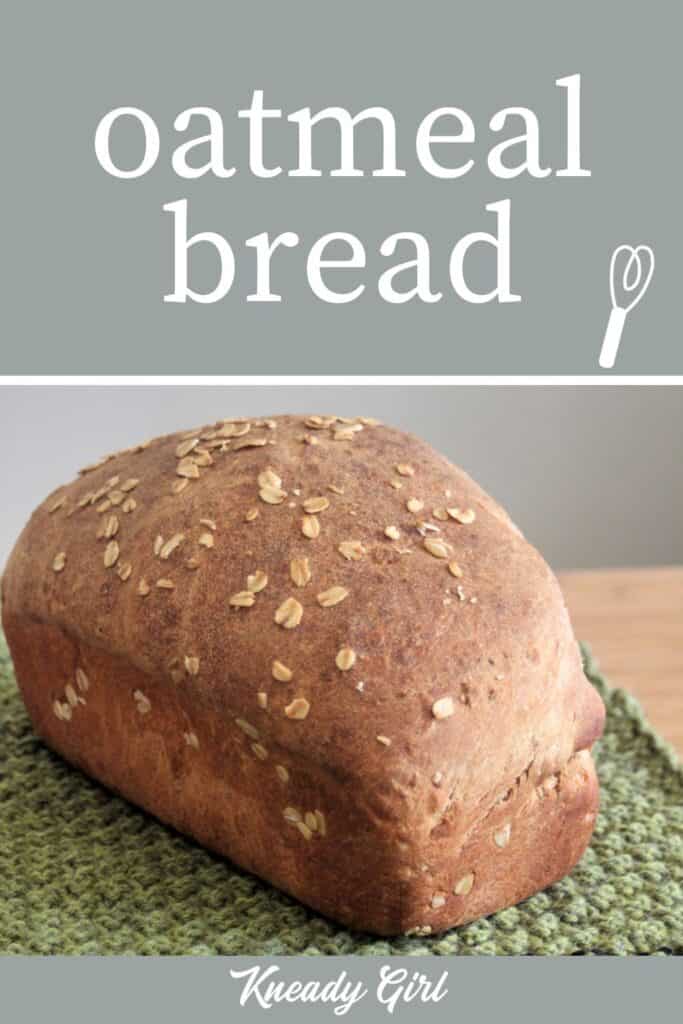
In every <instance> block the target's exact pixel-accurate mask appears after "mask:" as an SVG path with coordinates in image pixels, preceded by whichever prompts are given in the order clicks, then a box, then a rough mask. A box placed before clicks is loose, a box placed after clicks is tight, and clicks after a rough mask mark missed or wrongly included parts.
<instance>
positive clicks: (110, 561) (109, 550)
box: [104, 540, 120, 569]
mask: <svg viewBox="0 0 683 1024" xmlns="http://www.w3.org/2000/svg"><path fill="white" fill-rule="evenodd" d="M119 550H120V549H119V545H118V544H117V542H116V541H115V540H110V541H109V543H108V544H107V546H106V548H105V549H104V567H105V569H111V568H112V566H114V565H116V563H117V562H118V559H119Z"/></svg>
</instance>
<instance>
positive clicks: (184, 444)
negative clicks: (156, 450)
mask: <svg viewBox="0 0 683 1024" xmlns="http://www.w3.org/2000/svg"><path fill="white" fill-rule="evenodd" d="M198 444H199V438H198V437H188V438H186V439H185V440H184V441H181V442H180V444H179V445H178V447H177V448H176V450H175V454H176V458H177V459H184V458H185V457H186V456H187V455H189V454H190V452H191V451H192V449H193V448H196V447H197V445H198Z"/></svg>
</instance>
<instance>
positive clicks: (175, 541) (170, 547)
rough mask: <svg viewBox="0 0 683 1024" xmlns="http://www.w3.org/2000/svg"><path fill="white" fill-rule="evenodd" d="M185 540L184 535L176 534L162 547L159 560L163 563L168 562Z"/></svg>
mask: <svg viewBox="0 0 683 1024" xmlns="http://www.w3.org/2000/svg"><path fill="white" fill-rule="evenodd" d="M184 540H185V534H184V533H174V534H173V536H172V537H171V538H170V539H169V540H167V541H166V542H165V543H164V544H162V545H161V548H160V549H159V558H160V559H161V560H162V561H163V562H165V561H167V560H168V559H169V558H170V557H171V555H172V554H173V552H174V551H175V550H176V548H179V547H180V545H181V544H182V543H183V541H184Z"/></svg>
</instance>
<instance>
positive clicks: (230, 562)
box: [2, 416, 603, 935]
mask: <svg viewBox="0 0 683 1024" xmlns="http://www.w3.org/2000/svg"><path fill="white" fill-rule="evenodd" d="M2 618H3V625H4V628H5V632H6V635H7V639H8V642H9V645H10V649H11V653H12V656H13V659H14V664H15V668H16V674H17V679H18V681H19V686H20V689H21V693H22V695H23V699H24V701H25V703H26V707H27V709H28V712H29V715H30V716H31V719H32V721H33V723H34V726H35V728H36V730H37V732H38V733H39V734H40V735H41V736H42V737H43V738H44V740H45V742H46V743H47V744H49V746H50V747H52V748H53V749H54V750H56V751H58V752H59V753H60V754H61V755H62V756H63V757H65V758H66V759H67V760H68V761H70V762H71V763H72V764H74V765H76V766H78V767H79V768H80V769H82V770H83V771H84V772H86V773H87V774H88V775H91V776H93V777H94V778H95V779H98V780H99V781H100V782H102V783H104V784H105V785H106V786H108V787H110V788H111V789H113V790H115V791H116V792H118V793H121V794H123V795H124V796H125V797H127V798H128V799H130V800H131V801H133V802H134V803H136V804H139V805H140V806H141V807H144V808H145V809H146V810H148V811H149V812H151V813H152V814H154V815H156V816H157V817H158V818H160V819H161V820H162V821H164V822H167V823H169V824H170V825H172V826H174V827H175V828H176V829H179V830H180V831H181V832H184V833H187V834H188V835H190V836H194V837H195V838H196V839H197V840H199V842H201V843H203V844H205V845H206V846H207V847H210V848H211V849H213V850H215V851H218V852H219V853H221V854H223V855H225V856H226V857H229V858H230V859H231V860H232V861H234V862H235V863H237V864H239V865H241V866H242V867H244V868H246V869H248V870H249V871H252V872H254V873H255V874H257V875H259V876H261V877H262V878H264V879H267V880H268V881H269V882H272V883H273V884H274V885H276V886H278V887H280V888H281V889H284V890H286V891H287V892H288V893H291V894H292V895H293V896H295V897H297V898H298V899H300V900H302V901H303V902H304V903H306V904H308V905H309V906H311V907H314V908H315V909H316V910H318V911H321V912H322V913H323V914H326V915H328V916H329V917H331V918H334V919H335V920H338V921H341V922H343V923H344V924H345V925H348V926H349V927H352V928H357V929H365V930H368V931H372V932H377V933H380V934H386V935H390V934H396V933H401V932H412V933H415V932H419V933H422V934H426V933H428V932H438V931H440V930H443V929H445V928H448V927H450V926H452V925H456V924H459V923H462V922H465V921H468V920H471V919H472V918H476V917H479V916H481V915H484V914H489V913H491V912H492V911H495V910H498V909H500V908H502V907H505V906H508V905H510V904H513V903H516V902H518V901H519V900H522V899H524V898H525V897H526V896H528V895H530V894H531V893H533V892H536V891H537V890H539V889H542V888H543V887H545V886H547V885H549V884H550V883H551V882H554V881H556V880H557V879H559V878H561V877H562V876H563V875H565V874H566V873H567V872H568V871H570V870H571V868H572V867H573V866H574V864H575V863H576V861H577V860H578V859H579V857H580V856H581V854H582V853H583V851H584V849H585V847H586V844H587V843H588V841H589V839H590V836H591V832H592V829H593V823H594V820H595V815H596V810H597V805H598V786H597V781H596V776H595V771H594V768H593V763H592V760H591V756H590V748H591V745H592V744H593V742H594V740H595V739H596V738H597V737H598V736H599V735H600V732H601V730H602V725H603V707H602V704H601V701H600V699H599V698H598V696H597V694H596V693H595V691H594V690H593V688H592V687H591V686H590V684H589V683H588V682H587V681H586V679H585V678H584V675H583V672H582V669H581V661H580V657H579V652H578V648H577V644H576V641H575V639H574V636H573V634H572V630H571V626H570V623H569V618H568V615H567V611H566V609H565V605H564V602H563V599H562V595H561V593H560V590H559V587H558V584H557V582H556V580H555V578H554V576H553V574H552V573H551V571H550V569H549V568H548V566H547V565H546V564H545V562H544V561H543V559H542V558H541V557H540V555H539V554H538V553H537V552H536V551H535V550H534V548H532V547H531V546H530V545H529V544H528V543H527V541H526V540H525V539H524V538H523V537H522V535H521V534H520V532H519V531H518V530H517V528H516V527H515V526H514V525H513V523H512V522H511V521H510V519H509V518H508V516H507V515H506V513H505V512H504V511H503V510H502V509H501V508H500V507H499V506H498V505H497V504H496V503H495V502H494V501H493V500H492V499H491V498H490V497H489V496H488V495H487V494H485V493H484V491H482V490H481V489H480V488H479V487H478V486H477V485H476V484H475V483H474V482H473V481H472V480H471V479H470V477H468V476H467V475H466V474H465V473H464V472H462V471H461V470H460V469H458V468H456V467H455V466H453V465H452V464H451V463H450V462H448V461H447V460H446V459H445V458H443V457H442V456H440V455H439V454H437V453H436V452H435V451H434V450H433V449H432V448H430V446H429V445H427V444H426V443H424V442H423V441H420V440H418V439H417V438H415V437H411V436H409V435H407V434H405V433H402V432H400V431H398V430H394V429H391V428H389V427H386V426H383V425H381V424H379V423H377V422H376V421H373V420H371V419H364V418H363V419H355V420H348V419H344V418H340V417H335V416H307V417H306V416H280V417H276V418H274V419H269V420H252V421H250V422H248V421H243V420H225V421H220V422H218V423H213V424H210V425H207V426H203V427H200V428H198V429H196V430H191V431H189V432H181V433H178V434H173V435H170V436H167V437H162V438H158V439H156V440H153V441H150V442H147V443H145V444H141V445H140V446H138V447H136V448H133V449H129V450H127V451H124V452H120V453H118V454H116V455H111V456H108V457H107V458H105V459H102V460H101V461H100V462H98V463H97V464H96V465H94V466H89V467H87V468H86V469H84V470H82V471H81V474H80V476H79V477H78V479H76V480H75V481H74V482H72V483H70V484H68V485H66V486H65V487H62V488H60V489H59V490H58V491H57V492H55V493H53V494H51V495H50V497H49V498H47V499H46V501H45V502H44V503H43V504H42V505H41V506H40V507H39V508H38V509H37V510H36V511H35V512H34V513H33V515H32V517H31V520H30V522H29V523H28V525H27V526H26V528H25V529H24V531H23V533H22V535H21V537H20V539H19V541H18V542H17V545H16V547H15V548H14V551H13V553H12V555H11V557H10V560H9V563H8V565H7V569H6V572H5V574H4V577H3V581H2Z"/></svg>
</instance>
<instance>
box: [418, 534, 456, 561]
mask: <svg viewBox="0 0 683 1024" xmlns="http://www.w3.org/2000/svg"><path fill="white" fill-rule="evenodd" d="M422 543H423V547H424V549H425V551H428V552H429V554H430V555H433V556H434V558H449V557H450V554H451V549H450V547H449V546H448V544H446V542H445V541H443V540H438V539H437V538H436V537H425V539H424V541H423V542H422Z"/></svg>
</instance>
